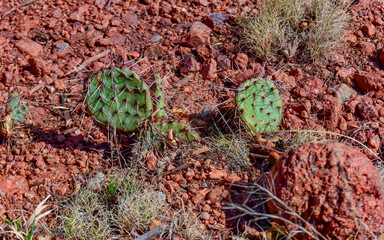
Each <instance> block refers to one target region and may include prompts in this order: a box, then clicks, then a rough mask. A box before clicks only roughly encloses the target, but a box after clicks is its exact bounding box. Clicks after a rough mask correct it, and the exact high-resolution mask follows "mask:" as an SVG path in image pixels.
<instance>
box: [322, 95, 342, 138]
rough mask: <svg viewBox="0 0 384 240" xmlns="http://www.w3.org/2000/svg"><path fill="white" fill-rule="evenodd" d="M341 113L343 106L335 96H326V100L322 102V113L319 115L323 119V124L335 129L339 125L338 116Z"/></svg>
mask: <svg viewBox="0 0 384 240" xmlns="http://www.w3.org/2000/svg"><path fill="white" fill-rule="evenodd" d="M342 113H343V106H342V105H341V104H340V102H339V100H338V99H337V98H335V97H330V96H329V97H328V101H327V102H326V104H324V109H323V113H322V115H321V117H322V119H323V120H324V123H325V124H324V126H327V128H328V129H330V130H332V131H335V130H336V129H337V127H338V126H339V118H340V116H341V115H342Z"/></svg>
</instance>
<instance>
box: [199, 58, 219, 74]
mask: <svg viewBox="0 0 384 240" xmlns="http://www.w3.org/2000/svg"><path fill="white" fill-rule="evenodd" d="M201 74H202V75H203V79H215V78H217V63H216V61H215V59H213V58H211V59H209V60H207V61H206V62H205V63H204V64H203V66H202V68H201Z"/></svg>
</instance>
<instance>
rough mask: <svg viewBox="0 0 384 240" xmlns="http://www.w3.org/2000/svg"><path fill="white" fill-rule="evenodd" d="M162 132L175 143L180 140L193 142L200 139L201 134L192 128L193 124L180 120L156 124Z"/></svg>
mask: <svg viewBox="0 0 384 240" xmlns="http://www.w3.org/2000/svg"><path fill="white" fill-rule="evenodd" d="M155 127H156V128H157V130H158V131H160V133H161V134H162V135H163V136H165V137H166V138H167V139H168V140H170V141H171V142H172V143H173V144H174V145H177V144H178V143H180V142H192V141H194V140H197V139H199V135H197V133H196V132H194V131H193V130H192V129H191V126H190V125H189V124H186V123H180V122H164V123H159V124H156V125H155Z"/></svg>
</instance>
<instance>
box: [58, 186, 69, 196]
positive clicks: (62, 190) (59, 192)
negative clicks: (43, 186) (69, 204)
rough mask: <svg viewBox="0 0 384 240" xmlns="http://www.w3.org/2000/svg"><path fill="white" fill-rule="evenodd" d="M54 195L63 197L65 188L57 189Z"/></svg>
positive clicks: (65, 191)
mask: <svg viewBox="0 0 384 240" xmlns="http://www.w3.org/2000/svg"><path fill="white" fill-rule="evenodd" d="M56 193H57V194H58V195H59V196H64V195H65V194H66V193H67V188H66V187H59V188H58V189H56Z"/></svg>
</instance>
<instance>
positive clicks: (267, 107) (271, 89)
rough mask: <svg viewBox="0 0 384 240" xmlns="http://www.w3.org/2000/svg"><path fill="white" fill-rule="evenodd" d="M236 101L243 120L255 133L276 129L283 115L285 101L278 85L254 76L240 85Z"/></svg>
mask: <svg viewBox="0 0 384 240" xmlns="http://www.w3.org/2000/svg"><path fill="white" fill-rule="evenodd" d="M238 89H239V91H238V93H237V95H236V98H235V101H236V103H237V105H238V112H239V115H240V117H241V118H242V120H243V121H244V122H245V123H246V124H247V126H248V127H249V128H250V129H251V130H252V131H253V132H255V133H264V132H272V131H276V130H277V127H278V126H279V124H280V121H281V117H282V107H283V101H282V100H281V97H280V94H279V90H278V89H277V87H276V85H275V84H274V83H273V82H272V81H271V80H268V79H263V78H254V79H251V80H248V81H245V82H243V83H242V84H241V85H240V86H239V88H238Z"/></svg>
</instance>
